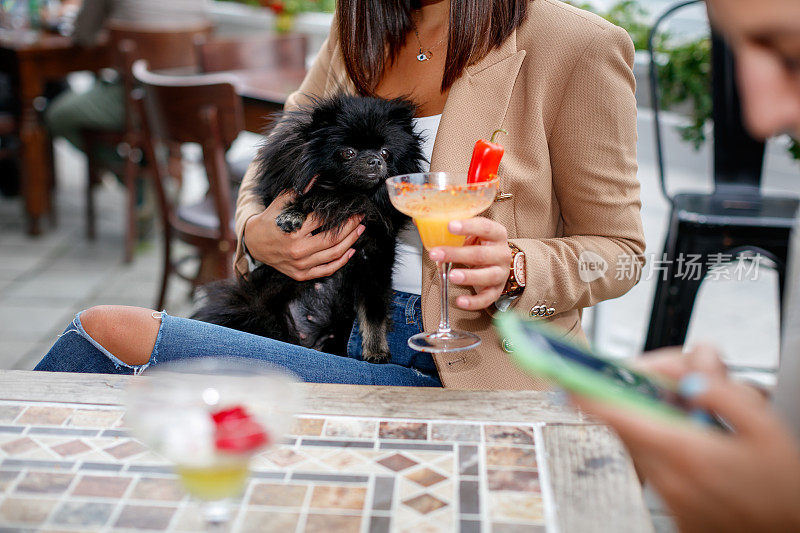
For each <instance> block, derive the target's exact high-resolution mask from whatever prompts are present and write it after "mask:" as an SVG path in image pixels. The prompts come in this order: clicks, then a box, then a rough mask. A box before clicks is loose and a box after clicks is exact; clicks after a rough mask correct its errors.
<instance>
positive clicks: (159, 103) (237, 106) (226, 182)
mask: <svg viewBox="0 0 800 533" xmlns="http://www.w3.org/2000/svg"><path fill="white" fill-rule="evenodd" d="M133 73H134V76H135V79H136V80H137V82H138V83H139V84H140V85H141V88H140V89H136V90H134V92H133V100H134V102H135V104H136V106H137V109H138V110H139V113H140V116H141V117H142V132H143V134H144V135H143V137H144V153H145V157H146V158H147V160H148V161H151V162H152V164H151V168H152V170H153V173H152V174H153V176H154V178H155V179H154V183H155V188H156V196H157V199H158V202H159V207H160V211H161V220H162V223H163V226H164V271H163V276H162V279H161V287H160V291H159V296H158V303H157V305H156V308H157V309H163V305H164V300H165V296H166V292H167V283H168V281H169V277H170V275H171V274H177V275H179V276H181V277H183V278H184V279H188V280H189V281H191V282H192V284H193V286H194V287H197V286H199V285H202V284H204V283H208V282H209V281H213V280H215V279H223V278H229V277H231V276H232V275H233V253H234V250H235V249H236V234H235V230H234V222H233V212H234V206H233V199H232V197H231V187H230V176H229V173H228V167H227V165H226V162H225V152H226V151H227V150H228V149H229V148H230V146H231V144H232V143H233V141H234V140H235V139H236V137H237V136H238V135H239V133H240V132H241V131H242V130H243V129H244V116H243V112H242V101H241V98H240V97H239V95H238V94H237V93H236V90H235V88H234V87H233V85H232V84H231V83H228V82H226V81H224V79H221V78H220V77H219V76H212V77H211V78H208V77H204V76H194V77H193V76H165V75H160V74H155V73H153V72H150V71H149V70H148V69H147V63H146V62H145V61H141V60H140V61H137V62H136V63H135V64H134V66H133ZM145 97H146V99H147V100H146V102H145ZM170 143H173V144H182V143H198V144H200V145H201V146H202V149H203V163H204V166H205V170H206V174H207V176H208V185H209V188H208V194H207V196H206V199H205V200H204V201H202V202H200V203H198V204H195V205H190V206H176V205H175V204H174V203H173V202H172V201H171V200H170V198H169V195H168V193H167V185H166V184H167V180H168V176H169V175H168V172H167V170H166V169H165V165H163V164H161V162H160V161H159V159H158V158H157V147H158V146H159V145H161V146H164V145H165V144H170ZM173 238H178V239H180V240H181V241H184V242H186V243H188V244H190V245H192V246H194V247H196V248H197V249H198V251H199V255H200V269H199V271H198V273H197V276H195V277H193V278H188V277H186V276H183V275H182V274H181V273H180V272H179V271H178V269H177V266H178V265H179V264H180V263H181V261H177V262H173V260H172V249H171V247H172V239H173Z"/></svg>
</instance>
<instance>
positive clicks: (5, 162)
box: [0, 112, 20, 195]
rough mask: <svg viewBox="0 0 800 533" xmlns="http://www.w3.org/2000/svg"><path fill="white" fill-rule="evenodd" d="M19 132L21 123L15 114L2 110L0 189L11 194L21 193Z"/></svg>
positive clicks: (0, 124)
mask: <svg viewBox="0 0 800 533" xmlns="http://www.w3.org/2000/svg"><path fill="white" fill-rule="evenodd" d="M18 134H19V125H18V124H17V121H16V119H15V118H14V115H12V114H11V113H6V112H0V191H2V192H3V193H5V194H9V195H15V194H19V181H18V180H19V175H18V172H19V166H18V163H17V161H18V159H19V155H20V154H19V152H20V143H19V138H18ZM4 180H6V181H5V182H4Z"/></svg>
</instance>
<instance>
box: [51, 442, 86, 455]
mask: <svg viewBox="0 0 800 533" xmlns="http://www.w3.org/2000/svg"><path fill="white" fill-rule="evenodd" d="M50 449H51V450H53V451H54V452H56V453H57V454H58V455H60V456H62V457H70V456H73V455H80V454H82V453H84V452H88V451H89V450H91V449H92V448H91V447H90V446H89V445H87V444H86V443H85V442H83V441H82V440H79V439H75V440H71V441H68V442H65V443H63V444H59V445H57V446H52V447H51V448H50Z"/></svg>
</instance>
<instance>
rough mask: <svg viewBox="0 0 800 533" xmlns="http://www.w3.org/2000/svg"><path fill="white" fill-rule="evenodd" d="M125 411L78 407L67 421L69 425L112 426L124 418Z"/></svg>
mask: <svg viewBox="0 0 800 533" xmlns="http://www.w3.org/2000/svg"><path fill="white" fill-rule="evenodd" d="M122 413H123V411H117V410H111V409H76V410H75V412H74V413H72V416H71V417H70V419H69V420H68V421H67V425H69V426H79V427H84V428H112V427H114V425H115V424H116V423H117V422H118V421H119V419H120V418H122Z"/></svg>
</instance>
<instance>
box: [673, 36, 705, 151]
mask: <svg viewBox="0 0 800 533" xmlns="http://www.w3.org/2000/svg"><path fill="white" fill-rule="evenodd" d="M661 53H663V54H665V57H666V58H667V61H666V63H665V64H664V65H662V66H661V67H660V69H659V83H660V85H661V108H662V109H671V108H674V107H676V106H678V105H681V104H684V103H688V104H689V106H688V107H689V118H690V121H691V123H690V124H689V125H687V126H682V127H679V128H678V131H679V132H680V134H681V137H682V138H683V139H684V140H685V141H687V142H689V143H691V144H692V146H694V149H695V150H699V149H700V147H701V146H702V145H703V143H704V142H706V131H705V125H706V123H707V122H708V121H709V120H711V115H712V112H713V106H714V102H713V99H712V97H711V40H710V39H708V38H703V39H698V40H695V41H690V42H687V43H684V44H680V45H677V46H674V47H670V48H666V47H665V48H662V50H661Z"/></svg>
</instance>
